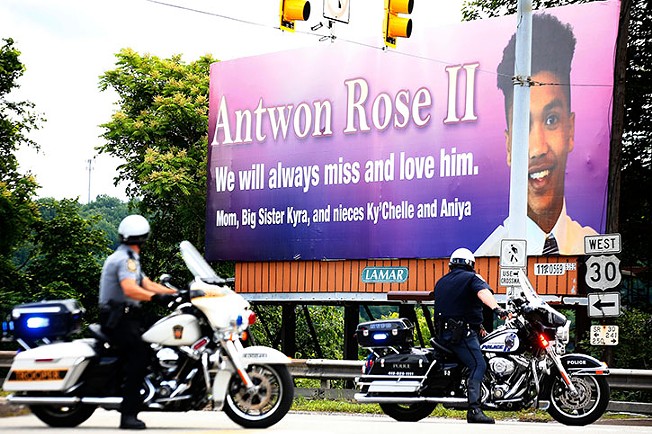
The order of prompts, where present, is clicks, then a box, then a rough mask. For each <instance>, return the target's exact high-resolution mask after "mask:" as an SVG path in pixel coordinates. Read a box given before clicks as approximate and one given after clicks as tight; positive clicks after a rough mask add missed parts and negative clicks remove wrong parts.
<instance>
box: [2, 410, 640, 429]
mask: <svg viewBox="0 0 652 434" xmlns="http://www.w3.org/2000/svg"><path fill="white" fill-rule="evenodd" d="M141 418H142V419H143V420H144V421H145V423H146V424H147V426H148V429H147V430H146V431H144V432H146V433H153V432H154V433H156V432H158V433H165V434H177V433H179V434H180V433H190V434H203V433H219V434H229V433H245V432H269V433H276V434H279V433H284V434H286V433H287V434H290V433H291V434H308V433H309V434H322V433H324V434H326V433H328V434H332V433H337V434H360V433H368V434H402V433H406V432H409V433H410V434H433V433H446V434H461V433H469V434H471V433H473V434H476V433H479V432H482V433H483V434H491V433H500V434H505V433H506V432H509V433H512V434H513V433H517V432H518V433H527V434H556V433H578V434H579V433H586V432H587V429H590V430H591V434H613V433H616V432H617V433H618V434H634V433H646V434H649V433H650V426H649V424H648V425H647V426H642V425H616V424H617V422H613V423H609V424H605V423H604V422H599V423H597V424H593V425H591V426H590V427H569V426H564V425H560V424H558V423H556V422H549V423H531V422H516V421H498V422H497V423H496V425H483V426H478V425H469V424H467V423H466V422H465V421H462V420H451V419H442V418H427V419H424V420H422V421H420V422H416V423H414V422H396V421H394V420H393V419H390V418H389V417H387V416H371V415H346V414H322V413H295V412H291V413H289V414H288V415H286V416H285V418H283V420H281V421H280V422H279V423H278V424H276V425H274V426H272V427H270V428H268V429H266V430H246V429H244V428H241V427H240V426H238V425H236V424H235V423H233V422H231V420H229V418H228V417H227V416H226V415H225V414H224V413H222V412H211V411H193V412H188V413H141ZM118 422H119V414H118V413H117V412H115V411H104V410H97V411H96V412H95V414H94V415H93V416H92V417H91V418H90V419H89V420H88V421H86V422H84V423H83V424H82V425H80V426H79V427H77V428H75V429H55V428H49V427H47V426H46V425H45V424H43V423H42V422H41V421H40V420H38V419H37V418H36V417H34V416H32V415H31V414H30V415H25V416H15V417H5V418H0V432H2V433H12V434H13V433H17V434H19V433H39V432H42V433H47V432H65V433H66V434H68V433H87V434H103V433H115V432H118V430H117V429H116V428H117V426H118ZM121 432H125V431H121Z"/></svg>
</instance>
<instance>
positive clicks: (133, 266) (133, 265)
mask: <svg viewBox="0 0 652 434" xmlns="http://www.w3.org/2000/svg"><path fill="white" fill-rule="evenodd" d="M127 270H129V271H131V272H132V273H135V272H136V270H138V265H136V261H134V260H133V259H127Z"/></svg>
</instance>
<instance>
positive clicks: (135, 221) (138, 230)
mask: <svg viewBox="0 0 652 434" xmlns="http://www.w3.org/2000/svg"><path fill="white" fill-rule="evenodd" d="M118 234H119V235H120V242H121V243H123V244H143V243H144V242H145V241H146V240H147V238H148V237H149V223H148V222H147V220H146V219H145V217H143V216H142V215H138V214H132V215H129V216H127V217H125V218H123V219H122V221H121V222H120V226H118Z"/></svg>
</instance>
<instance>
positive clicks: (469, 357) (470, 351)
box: [442, 330, 487, 408]
mask: <svg viewBox="0 0 652 434" xmlns="http://www.w3.org/2000/svg"><path fill="white" fill-rule="evenodd" d="M451 336H452V332H450V331H448V330H446V331H444V332H443V333H442V340H444V341H445V342H446V344H447V346H448V348H450V349H451V350H452V351H453V352H454V353H455V355H457V358H458V359H460V361H461V362H462V363H464V364H465V365H466V367H468V368H469V378H468V380H467V390H468V395H469V396H468V398H469V408H480V392H481V388H482V378H483V377H484V373H485V371H486V370H487V363H486V362H485V361H484V357H482V351H480V340H479V338H478V334H477V333H476V332H475V331H473V330H470V331H469V332H468V335H467V336H465V337H464V338H463V339H462V340H460V341H459V342H458V343H456V344H453V343H452V342H451V341H450V339H451Z"/></svg>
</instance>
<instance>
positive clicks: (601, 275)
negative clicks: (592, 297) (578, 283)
mask: <svg viewBox="0 0 652 434" xmlns="http://www.w3.org/2000/svg"><path fill="white" fill-rule="evenodd" d="M620 279H621V275H620V259H618V258H617V257H616V256H615V255H606V256H605V255H601V256H591V257H590V258H589V259H587V260H586V284H587V285H588V286H589V288H594V289H601V290H603V291H604V290H605V289H611V288H615V287H616V286H618V284H620Z"/></svg>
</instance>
